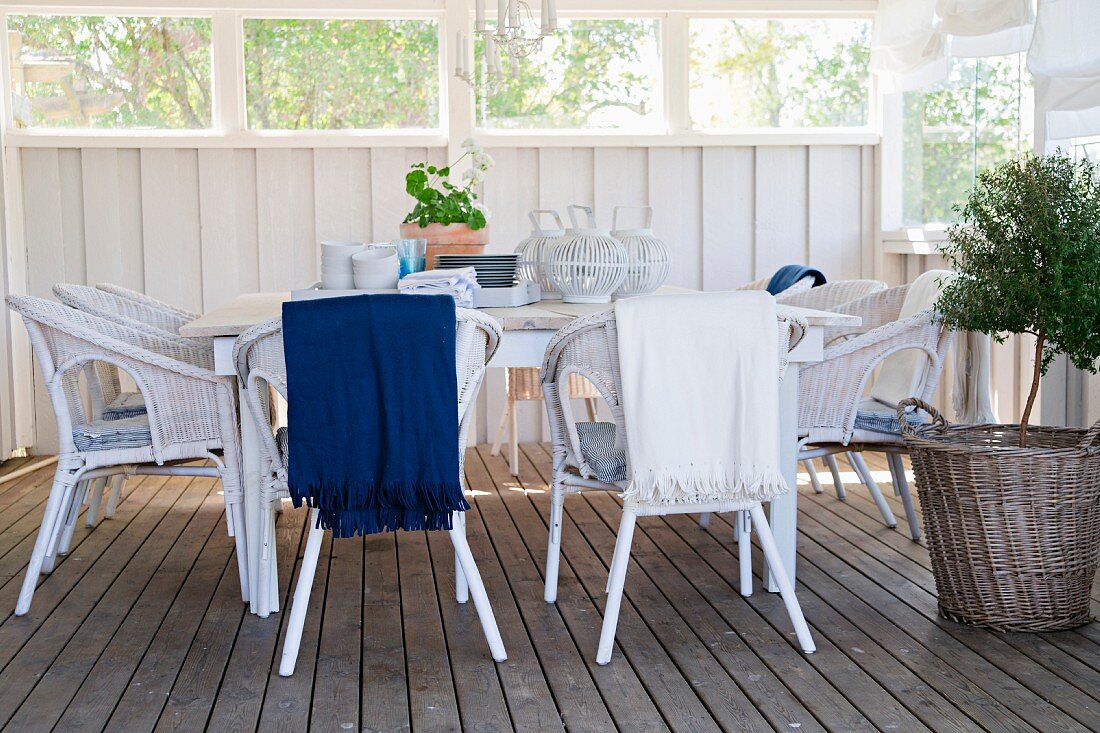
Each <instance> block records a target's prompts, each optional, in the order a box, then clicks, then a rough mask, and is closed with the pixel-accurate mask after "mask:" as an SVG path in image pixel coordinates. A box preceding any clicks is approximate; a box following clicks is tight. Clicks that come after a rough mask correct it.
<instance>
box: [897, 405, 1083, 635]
mask: <svg viewBox="0 0 1100 733" xmlns="http://www.w3.org/2000/svg"><path fill="white" fill-rule="evenodd" d="M909 406H914V407H918V408H920V409H923V410H925V411H926V412H928V414H929V415H931V416H932V421H931V422H930V423H928V424H926V425H919V426H913V425H909V424H907V423H906V421H905V413H904V410H905V408H906V407H909ZM898 416H899V419H900V420H901V424H902V433H903V435H904V436H905V444H906V446H907V447H908V449H909V454H910V456H911V457H912V461H913V470H914V472H915V473H916V479H917V481H916V483H917V493H918V495H919V497H920V504H921V510H922V512H923V514H924V530H925V535H926V536H927V538H928V552H929V554H930V555H931V559H932V574H933V576H934V577H935V579H936V590H937V592H938V596H939V608H940V613H941V614H942V615H943V616H944V617H946V618H948V619H951V620H953V621H960V622H964V623H969V624H975V625H979V626H985V627H988V628H992V629H997V630H1000V631H1031V632H1034V631H1056V630H1060V629H1071V628H1074V627H1076V626H1081V625H1082V624H1086V623H1088V622H1089V621H1091V620H1092V615H1091V614H1090V612H1089V596H1090V592H1091V589H1092V582H1093V578H1094V576H1095V575H1096V570H1097V565H1098V562H1100V446H1097V444H1096V443H1097V438H1098V436H1100V422H1098V423H1097V424H1096V425H1093V426H1092V428H1091V429H1089V430H1087V431H1085V430H1076V429H1071V428H1050V427H1040V426H1029V427H1028V431H1027V432H1028V447H1027V448H1020V447H1018V446H1019V444H1018V440H1019V432H1018V430H1019V426H1018V425H949V424H948V423H947V421H946V420H945V419H944V418H943V416H942V415H940V414H939V413H938V412H937V411H936V410H935V409H934V408H932V407H931V406H930V405H927V404H926V403H924V402H922V401H920V400H916V399H909V400H903V401H902V402H901V403H900V404H899V405H898Z"/></svg>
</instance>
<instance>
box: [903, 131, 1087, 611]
mask: <svg viewBox="0 0 1100 733" xmlns="http://www.w3.org/2000/svg"><path fill="white" fill-rule="evenodd" d="M956 211H957V212H958V213H959V215H960V217H959V222H958V223H957V224H956V225H954V226H953V227H952V228H951V229H950V231H949V233H948V241H947V243H946V245H945V246H944V247H943V248H942V253H943V255H944V256H945V257H946V259H947V261H948V262H949V263H950V265H951V267H952V268H953V269H954V270H955V272H956V273H957V274H958V276H957V277H956V278H954V279H952V280H951V281H950V282H949V283H947V285H946V286H945V288H944V290H943V293H942V295H941V297H940V298H939V300H938V302H937V304H936V311H937V315H938V317H939V318H941V319H942V320H943V323H944V324H945V325H946V326H947V327H949V328H951V329H953V330H956V331H979V332H982V333H987V334H990V335H991V336H992V337H993V338H994V339H996V340H997V341H999V342H1003V341H1004V340H1005V336H1006V334H1031V335H1032V336H1033V337H1034V338H1035V349H1034V357H1033V358H1034V363H1033V365H1032V368H1031V374H1032V380H1031V388H1030V390H1029V393H1028V398H1027V402H1026V405H1025V407H1024V410H1023V414H1022V417H1021V421H1020V424H1018V425H978V426H963V425H955V426H948V425H947V424H946V422H945V421H944V420H943V419H942V418H941V417H940V416H939V415H938V414H936V413H935V411H934V410H932V409H931V408H930V407H928V406H927V405H924V404H923V403H919V401H917V400H906V401H904V402H903V403H902V405H901V406H899V417H902V416H903V410H904V409H906V407H910V406H913V405H916V406H919V407H923V408H925V409H926V410H928V411H929V412H931V413H933V417H934V418H935V419H934V420H933V422H932V423H931V424H928V425H924V426H918V427H915V428H914V427H912V426H906V428H905V433H906V444H907V446H908V448H909V451H910V454H911V456H912V460H913V468H914V471H915V473H916V478H917V488H918V492H919V494H920V501H921V507H922V509H923V512H924V519H925V529H926V534H927V537H928V545H929V553H930V555H931V558H932V570H933V574H934V576H935V578H936V585H937V590H938V595H939V604H940V610H941V612H942V613H943V614H944V615H945V616H947V617H949V618H953V619H956V620H960V621H966V622H970V623H977V624H981V625H985V626H991V627H994V628H998V629H1003V630H1016V631H1049V630H1055V629H1064V628H1071V627H1073V626H1078V625H1081V624H1083V623H1087V622H1088V621H1089V620H1090V618H1091V615H1090V612H1089V596H1090V592H1091V588H1092V582H1093V578H1094V576H1095V574H1096V569H1097V563H1098V560H1100V440H1098V437H1100V423H1097V425H1095V426H1093V428H1092V429H1091V430H1088V431H1085V430H1083V429H1081V430H1078V429H1070V428H1051V427H1041V426H1038V425H1030V424H1029V422H1030V417H1031V414H1032V410H1033V408H1034V405H1035V398H1036V394H1037V393H1038V389H1039V380H1040V377H1042V376H1043V375H1044V374H1045V373H1046V372H1047V369H1048V368H1049V366H1050V364H1051V361H1052V359H1053V358H1054V357H1055V356H1056V355H1057V354H1060V353H1061V354H1065V355H1066V357H1067V358H1068V359H1069V361H1070V362H1071V363H1072V364H1073V365H1074V366H1076V367H1078V368H1079V369H1084V370H1087V371H1090V372H1095V371H1096V360H1097V358H1100V178H1098V175H1097V166H1096V165H1094V164H1092V163H1090V162H1088V161H1087V160H1080V161H1074V160H1072V159H1071V158H1068V157H1066V156H1065V155H1063V154H1060V153H1059V154H1055V155H1050V156H1036V155H1030V154H1029V155H1025V156H1024V157H1023V158H1021V159H1020V160H1017V161H1011V162H1008V163H1005V164H1003V165H1001V166H999V167H997V168H995V169H993V170H989V171H986V172H983V173H982V174H981V175H979V177H978V181H977V184H976V185H975V187H974V189H973V190H972V191H971V193H970V195H969V198H968V200H967V201H966V203H965V204H963V205H962V206H959V207H957V208H956Z"/></svg>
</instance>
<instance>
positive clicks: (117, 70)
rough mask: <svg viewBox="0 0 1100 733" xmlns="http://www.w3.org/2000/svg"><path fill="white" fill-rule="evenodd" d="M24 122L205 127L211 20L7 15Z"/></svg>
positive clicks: (18, 115) (18, 113)
mask: <svg viewBox="0 0 1100 733" xmlns="http://www.w3.org/2000/svg"><path fill="white" fill-rule="evenodd" d="M8 29H9V30H10V31H13V33H11V34H10V35H9V43H10V45H11V52H12V57H13V58H14V59H16V61H15V62H14V63H13V64H12V99H13V113H14V117H15V120H16V123H17V124H19V125H21V126H23V127H106V128H204V127H209V126H210V120H211V110H212V106H213V105H212V103H211V84H210V57H211V48H210V19H209V18H170V17H128V16H113V15H112V16H90V15H11V16H8Z"/></svg>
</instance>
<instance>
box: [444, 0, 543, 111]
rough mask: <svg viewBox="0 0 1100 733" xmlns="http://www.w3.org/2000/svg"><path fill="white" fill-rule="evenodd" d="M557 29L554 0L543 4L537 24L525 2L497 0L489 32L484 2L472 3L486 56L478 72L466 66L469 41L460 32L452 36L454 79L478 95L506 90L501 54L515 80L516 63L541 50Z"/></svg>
mask: <svg viewBox="0 0 1100 733" xmlns="http://www.w3.org/2000/svg"><path fill="white" fill-rule="evenodd" d="M557 29H558V9H557V3H556V1H555V0H542V7H541V12H540V14H539V19H538V20H537V21H536V19H535V14H534V12H533V11H532V10H531V6H530V5H529V4H528V3H527V2H526V0H497V22H496V27H495V28H492V29H490V28H489V27H488V25H487V24H486V22H485V0H475V3H474V32H475V33H477V34H479V35H480V36H481V37H482V39H483V42H484V44H485V53H484V56H483V58H482V62H481V68H480V69H477V68H475V67H474V66H473V65H470V64H468V61H469V59H470V47H469V39H468V38H467V36H466V34H465V33H462V32H461V31H459V32H458V33H457V34H456V35H455V76H457V77H458V78H459V79H462V80H463V81H464V82H466V83H467V84H469V85H470V87H471V88H473V89H474V90H475V91H476V92H477V93H478V95H481V96H486V95H489V94H493V93H494V92H497V91H500V90H501V89H502V88H504V86H506V80H505V75H504V69H503V65H502V62H501V54H502V53H503V54H504V55H505V56H507V57H508V58H509V60H510V63H509V66H510V70H511V76H512V77H513V78H514V77H516V76H518V75H519V60H520V59H522V58H526V57H528V56H530V55H531V54H533V53H535V52H536V51H538V50H539V49H540V48H542V39H543V38H545V37H546V36H549V35H552V34H553V33H554V32H555V31H556V30H557ZM479 72H480V73H479Z"/></svg>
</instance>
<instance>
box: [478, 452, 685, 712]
mask: <svg viewBox="0 0 1100 733" xmlns="http://www.w3.org/2000/svg"><path fill="white" fill-rule="evenodd" d="M485 461H486V455H485V452H484V450H483V449H481V448H479V449H478V450H477V452H476V453H475V452H474V451H473V450H471V451H469V452H468V457H467V461H466V467H467V475H468V476H469V477H470V486H471V487H472V488H473V489H474V491H475V492H476V493H477V494H478V513H479V514H481V515H482V516H484V518H485V522H486V525H487V527H488V529H489V531H490V533H491V534H492V537H493V542H494V545H495V546H496V547H497V552H498V553H499V555H500V557H501V564H502V566H503V568H504V571H505V573H506V574H507V576H508V581H509V584H510V585H511V587H512V589H513V593H514V594H515V596H516V600H517V602H518V603H519V604H520V607H521V609H522V612H523V617H524V619H528V628H529V629H530V632H531V637H532V640H533V642H534V643H535V644H536V646H537V648H538V650H539V654H540V657H541V658H542V659H544V660H545V661H544V662H543V664H542V666H543V670H544V674H545V675H546V678H547V682H548V684H549V685H550V688H551V689H552V690H553V691H554V695H555V699H556V700H557V703H558V706H559V709H560V710H561V717H562V721H563V722H564V724H565V725H567V726H570V727H578V726H580V725H582V723H581V722H580V721H584V723H583V725H585V726H587V725H589V724H590V725H592V728H593V730H614V729H615V726H616V724H617V725H618V728H619V729H622V730H649V731H658V730H667V729H668V727H667V725H666V724H665V721H664V719H663V718H662V716H661V713H660V711H659V710H658V709H657V707H656V706H655V705H654V704H653V702H652V700H651V699H650V697H649V693H648V692H646V688H645V687H644V686H643V684H642V682H641V680H639V679H638V675H637V673H636V672H635V671H634V669H633V668H632V667H631V666H630V665H628V664H621V665H607V666H604V667H600V666H599V665H597V664H596V663H595V651H594V650H595V649H596V641H597V638H598V636H599V627H600V615H599V613H598V612H597V609H596V607H595V605H594V604H593V602H592V599H591V598H589V596H588V595H587V594H586V593H585V591H584V589H583V588H582V587H581V585H580V583H579V582H578V581H577V577H576V574H575V573H574V572H573V569H572V566H571V564H570V562H569V559H568V558H563V559H562V563H561V570H560V577H559V579H558V600H557V602H556V603H554V604H548V603H545V602H544V601H543V600H542V589H543V582H542V577H541V576H540V574H539V568H542V567H545V563H546V544H545V541H544V540H543V539H542V537H543V536H545V533H546V525H545V524H544V523H543V522H542V520H541V519H540V518H539V515H538V512H537V511H536V510H535V508H534V507H533V506H532V505H531V503H530V502H529V501H528V500H526V499H525V498H524V497H523V496H522V495H520V494H519V493H518V492H513V491H510V489H511V488H516V487H518V486H520V484H519V482H518V481H515V480H513V479H511V478H510V477H508V478H505V476H506V474H503V472H502V471H501V470H500V468H499V464H497V465H494V467H493V475H492V476H490V474H489V471H488V469H487V467H486V465H485ZM526 463H527V462H526V456H521V463H520V466H521V476H522V477H523V483H522V487H523V488H528V489H529V490H532V491H540V490H541V491H542V492H545V490H546V489H545V486H546V485H545V482H542V481H541V479H540V478H539V477H537V476H535V475H534V474H533V472H532V471H531V470H530V469H529V468H528V467H527V465H526ZM502 474H503V475H502ZM532 478H534V480H532ZM540 485H541V486H542V488H541V489H539V488H537V487H538V486H540ZM482 491H484V493H482ZM505 558H519V561H518V562H515V561H512V562H505V561H504V559H505ZM540 622H541V623H540ZM601 697H602V702H601ZM605 705H606V710H604V706H605ZM609 716H610V717H609ZM611 718H613V719H614V723H613V722H612V720H611Z"/></svg>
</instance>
